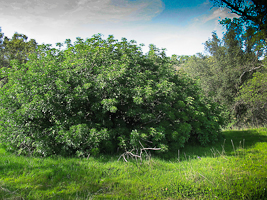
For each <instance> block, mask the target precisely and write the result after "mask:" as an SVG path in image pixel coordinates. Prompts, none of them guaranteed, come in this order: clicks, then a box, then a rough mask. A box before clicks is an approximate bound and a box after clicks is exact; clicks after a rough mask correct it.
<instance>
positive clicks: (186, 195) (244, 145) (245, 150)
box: [0, 128, 267, 200]
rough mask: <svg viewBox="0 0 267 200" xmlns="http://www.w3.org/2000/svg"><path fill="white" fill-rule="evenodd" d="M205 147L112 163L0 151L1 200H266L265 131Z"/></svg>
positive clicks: (233, 134)
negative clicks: (39, 156) (34, 156)
mask: <svg viewBox="0 0 267 200" xmlns="http://www.w3.org/2000/svg"><path fill="white" fill-rule="evenodd" d="M223 136H224V139H222V140H221V141H219V142H218V143H216V144H214V145H210V146H208V147H200V146H199V145H188V146H186V147H185V148H184V149H181V150H179V151H177V152H173V153H171V154H166V155H165V156H164V157H162V156H161V157H158V156H156V155H152V158H151V159H149V160H143V162H142V163H141V162H140V161H136V160H131V159H129V162H128V163H126V162H124V161H122V160H120V161H117V159H118V157H119V155H117V156H99V157H97V158H93V157H90V158H88V159H87V158H84V159H77V158H63V157H55V158H33V157H24V156H15V155H13V154H10V153H7V152H5V150H4V149H0V199H58V200H59V199H266V198H267V192H266V190H267V187H266V186H267V128H260V129H250V130H239V131H237V130H233V131H232V130H227V131H224V133H223Z"/></svg>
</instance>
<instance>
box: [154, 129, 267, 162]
mask: <svg viewBox="0 0 267 200" xmlns="http://www.w3.org/2000/svg"><path fill="white" fill-rule="evenodd" d="M258 142H267V128H261V129H251V130H226V131H223V133H222V138H221V139H220V140H219V141H217V142H216V143H214V144H209V145H207V146H201V145H200V144H199V143H197V142H191V143H190V142H189V143H187V144H186V145H185V147H184V148H181V149H179V150H178V149H177V150H176V151H175V152H174V151H173V152H168V153H165V154H162V155H156V154H154V155H153V156H156V157H158V158H159V159H163V160H166V159H167V160H171V161H173V160H177V159H178V160H180V161H182V160H188V159H189V158H191V159H192V158H198V159H200V158H201V157H214V156H218V155H220V154H222V153H223V151H224V155H233V154H234V153H235V150H237V149H240V148H244V149H249V148H252V147H253V146H254V145H255V144H256V143H258Z"/></svg>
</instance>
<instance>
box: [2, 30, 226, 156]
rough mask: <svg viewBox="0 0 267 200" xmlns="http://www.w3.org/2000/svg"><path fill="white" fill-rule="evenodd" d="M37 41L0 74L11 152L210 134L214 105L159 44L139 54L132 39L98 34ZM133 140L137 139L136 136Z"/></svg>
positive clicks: (217, 120)
mask: <svg viewBox="0 0 267 200" xmlns="http://www.w3.org/2000/svg"><path fill="white" fill-rule="evenodd" d="M66 42H67V46H68V48H67V49H65V50H56V49H51V48H50V47H49V46H47V45H42V46H40V47H39V49H38V50H37V53H35V54H32V55H31V56H30V59H29V61H28V62H27V63H26V64H23V63H18V62H16V61H14V62H13V67H12V68H10V69H7V68H3V69H2V75H3V76H8V80H9V81H8V83H7V84H6V85H4V87H3V88H1V89H0V95H1V96H0V109H1V110H0V117H1V124H0V128H1V130H0V131H1V138H0V139H1V142H2V143H3V144H5V145H6V146H7V147H8V149H10V150H14V151H17V152H19V153H27V152H31V153H35V154H40V155H43V156H47V155H51V154H61V155H73V154H76V155H78V156H87V155H88V154H95V153H98V152H103V153H108V152H115V151H117V150H118V149H121V150H125V149H130V148H133V147H137V146H138V145H140V142H141V143H142V144H143V145H144V146H146V147H149V146H150V147H155V146H156V147H161V148H162V150H163V151H164V150H165V151H166V150H168V149H170V148H180V147H182V146H183V145H184V144H185V143H186V142H187V141H188V140H189V138H190V137H191V138H197V139H198V141H199V142H200V143H201V144H203V145H205V144H207V143H209V142H213V141H216V140H217V137H218V134H219V133H220V125H222V123H223V120H222V118H221V117H220V110H219V109H218V107H217V106H216V105H215V104H211V103H209V102H208V100H207V99H205V98H204V97H203V96H202V95H201V94H200V91H199V88H198V87H197V85H196V84H195V83H194V82H193V81H192V80H191V79H190V78H189V77H187V76H186V75H185V74H182V73H177V72H176V71H175V70H174V69H173V67H172V66H171V64H170V63H171V62H170V58H168V57H166V56H165V54H164V51H159V50H158V49H156V48H155V47H154V46H153V45H151V46H150V51H149V53H148V54H147V55H143V53H142V51H141V50H140V47H139V46H137V45H135V42H134V41H131V42H128V41H127V40H126V39H122V41H121V42H118V41H117V40H115V39H114V38H113V36H110V37H109V38H108V39H106V40H104V39H102V38H101V36H100V35H95V36H94V37H92V38H90V39H87V40H85V41H84V40H82V39H80V38H77V41H76V42H75V43H74V45H72V44H71V43H70V41H66ZM139 141H140V142H139Z"/></svg>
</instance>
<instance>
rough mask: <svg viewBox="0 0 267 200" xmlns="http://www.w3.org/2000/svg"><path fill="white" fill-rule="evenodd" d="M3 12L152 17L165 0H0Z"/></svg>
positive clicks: (86, 19) (97, 18)
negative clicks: (162, 0)
mask: <svg viewBox="0 0 267 200" xmlns="http://www.w3.org/2000/svg"><path fill="white" fill-rule="evenodd" d="M0 5H1V7H3V8H4V9H3V10H2V12H1V13H2V15H5V16H6V17H9V16H16V17H18V20H19V19H20V18H21V17H24V16H31V17H33V18H36V17H37V18H38V17H46V18H50V19H51V20H68V21H72V22H73V21H76V20H78V21H79V22H80V23H81V22H82V23H96V22H107V21H108V22H120V21H136V20H150V19H152V18H153V17H155V16H156V15H158V14H159V13H160V12H161V11H162V10H163V3H162V2H161V0H136V1H129V0H77V1H74V0H9V1H6V0H0Z"/></svg>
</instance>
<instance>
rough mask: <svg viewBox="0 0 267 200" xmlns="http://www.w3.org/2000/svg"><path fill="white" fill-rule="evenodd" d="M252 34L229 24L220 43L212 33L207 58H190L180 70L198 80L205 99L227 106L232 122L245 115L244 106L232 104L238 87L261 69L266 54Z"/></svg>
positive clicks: (237, 92) (199, 56)
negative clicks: (208, 98) (262, 58)
mask: <svg viewBox="0 0 267 200" xmlns="http://www.w3.org/2000/svg"><path fill="white" fill-rule="evenodd" d="M251 34H253V32H246V33H244V32H243V30H242V27H241V26H240V24H239V22H238V21H236V22H235V23H229V24H228V25H227V26H226V33H225V35H224V36H223V38H222V39H219V38H218V36H217V34H216V33H213V35H212V38H211V39H210V40H208V41H207V42H206V43H205V49H206V51H207V52H208V53H209V55H206V56H204V55H202V54H198V55H197V56H192V57H191V58H190V59H189V60H188V61H187V62H186V63H185V64H184V67H183V68H184V70H185V71H186V72H187V73H188V74H189V75H190V76H192V77H193V78H195V79H197V80H198V82H199V84H200V85H201V87H202V89H203V90H204V92H205V94H206V96H210V97H212V98H213V100H214V101H215V102H217V103H220V104H222V105H224V106H226V108H227V110H228V112H229V113H231V114H232V118H237V119H238V120H240V119H241V115H242V114H244V113H245V112H246V107H244V105H243V104H236V103H235V99H236V98H237V96H238V95H239V90H240V86H241V85H243V84H244V83H245V82H247V81H248V80H249V79H251V78H252V75H253V73H255V72H257V71H260V70H262V69H263V66H264V65H263V63H262V61H261V60H260V58H261V57H263V56H265V53H266V52H265V51H264V50H263V48H260V47H261V45H262V46H264V45H263V44H262V42H263V43H264V41H258V40H254V38H253V37H252V35H251ZM230 116H231V115H230Z"/></svg>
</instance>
